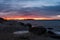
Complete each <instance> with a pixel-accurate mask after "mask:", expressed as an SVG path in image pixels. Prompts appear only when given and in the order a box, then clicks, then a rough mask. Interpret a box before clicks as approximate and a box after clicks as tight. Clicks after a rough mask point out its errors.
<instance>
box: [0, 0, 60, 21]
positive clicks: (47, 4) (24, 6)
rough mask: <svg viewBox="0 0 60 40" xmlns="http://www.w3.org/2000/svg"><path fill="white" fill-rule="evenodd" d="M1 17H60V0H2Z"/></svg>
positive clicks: (0, 0)
mask: <svg viewBox="0 0 60 40" xmlns="http://www.w3.org/2000/svg"><path fill="white" fill-rule="evenodd" d="M0 17H3V18H6V19H40V20H46V19H47V20H51V19H60V0H0Z"/></svg>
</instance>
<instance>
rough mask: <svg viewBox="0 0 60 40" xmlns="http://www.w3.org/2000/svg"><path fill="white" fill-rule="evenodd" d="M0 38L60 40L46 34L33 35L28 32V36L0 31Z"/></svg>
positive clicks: (1, 39)
mask: <svg viewBox="0 0 60 40" xmlns="http://www.w3.org/2000/svg"><path fill="white" fill-rule="evenodd" d="M0 40H60V39H54V38H50V37H49V36H48V35H47V34H43V35H34V34H32V33H29V37H15V36H14V35H13V34H12V33H3V32H2V33H0Z"/></svg>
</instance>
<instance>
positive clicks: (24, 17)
mask: <svg viewBox="0 0 60 40" xmlns="http://www.w3.org/2000/svg"><path fill="white" fill-rule="evenodd" d="M3 18H4V19H6V20H25V19H33V20H54V19H56V18H52V17H51V18H47V17H42V16H40V17H36V16H13V17H12V16H11V17H3Z"/></svg>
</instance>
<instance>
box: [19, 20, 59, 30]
mask: <svg viewBox="0 0 60 40" xmlns="http://www.w3.org/2000/svg"><path fill="white" fill-rule="evenodd" d="M19 22H23V23H25V24H26V23H31V24H32V25H33V26H44V27H45V28H54V29H55V30H60V21H59V20H58V21H57V20H56V21H55V20H51V21H41V20H21V21H19Z"/></svg>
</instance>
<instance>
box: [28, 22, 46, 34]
mask: <svg viewBox="0 0 60 40" xmlns="http://www.w3.org/2000/svg"><path fill="white" fill-rule="evenodd" d="M27 26H28V27H29V32H31V33H33V34H36V35H42V34H44V33H46V29H45V28H44V27H43V26H37V27H32V25H31V24H30V23H28V24H27Z"/></svg>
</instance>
